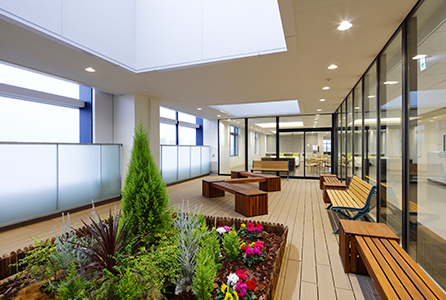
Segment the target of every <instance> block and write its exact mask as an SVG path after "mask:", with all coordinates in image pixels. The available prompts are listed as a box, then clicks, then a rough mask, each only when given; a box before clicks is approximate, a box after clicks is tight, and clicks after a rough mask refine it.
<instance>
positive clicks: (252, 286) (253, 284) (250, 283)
mask: <svg viewBox="0 0 446 300" xmlns="http://www.w3.org/2000/svg"><path fill="white" fill-rule="evenodd" d="M245 283H246V285H247V287H248V290H251V291H254V290H255V289H256V281H255V280H254V278H252V279H250V280H247V281H246V282H245Z"/></svg>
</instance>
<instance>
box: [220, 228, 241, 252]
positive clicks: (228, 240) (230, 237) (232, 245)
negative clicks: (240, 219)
mask: <svg viewBox="0 0 446 300" xmlns="http://www.w3.org/2000/svg"><path fill="white" fill-rule="evenodd" d="M234 228H235V226H234V225H232V229H231V230H230V231H229V232H228V233H227V234H225V235H224V237H223V247H224V249H225V251H226V259H227V260H229V261H233V260H236V259H240V244H241V242H240V237H239V236H238V234H237V231H236V230H235V229H234Z"/></svg>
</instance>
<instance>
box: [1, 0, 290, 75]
mask: <svg viewBox="0 0 446 300" xmlns="http://www.w3.org/2000/svg"><path fill="white" fill-rule="evenodd" d="M0 14H1V15H3V16H4V18H5V19H9V20H13V21H14V22H19V23H21V24H24V25H25V26H26V27H28V28H30V29H32V30H36V31H38V32H42V33H44V34H45V35H48V36H50V37H52V38H55V39H59V40H61V41H63V42H64V43H67V44H69V45H72V46H74V47H76V48H79V49H81V50H83V51H87V52H89V53H92V54H93V55H96V56H98V57H101V58H103V59H106V60H108V61H111V62H112V63H114V64H118V65H121V66H123V67H125V68H127V69H129V70H132V71H136V72H138V71H139V72H145V71H150V70H154V69H166V68H172V67H182V66H187V65H193V64H204V63H209V62H214V61H220V60H227V59H234V58H240V57H246V56H258V55H260V54H266V53H274V52H282V51H286V42H285V37H284V33H283V29H282V21H281V18H280V12H279V7H278V3H277V1H276V0H244V1H240V0H225V1H208V0H189V1H176V0H128V1H119V0H95V1H91V0H76V1H63V0H46V1H31V0H3V1H1V2H0Z"/></svg>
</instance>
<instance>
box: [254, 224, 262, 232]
mask: <svg viewBox="0 0 446 300" xmlns="http://www.w3.org/2000/svg"><path fill="white" fill-rule="evenodd" d="M255 230H256V231H257V232H258V233H260V232H262V230H263V226H262V225H260V224H257V226H256V229H255Z"/></svg>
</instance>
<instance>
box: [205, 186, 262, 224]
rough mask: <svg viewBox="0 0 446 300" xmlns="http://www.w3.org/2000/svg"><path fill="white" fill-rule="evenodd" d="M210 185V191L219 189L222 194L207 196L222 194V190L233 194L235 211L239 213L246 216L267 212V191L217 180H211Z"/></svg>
mask: <svg viewBox="0 0 446 300" xmlns="http://www.w3.org/2000/svg"><path fill="white" fill-rule="evenodd" d="M203 182H204V180H203ZM203 184H204V183H203ZM210 186H211V190H212V191H214V190H219V191H220V193H222V195H221V194H220V195H219V196H208V197H220V196H224V192H229V193H232V194H234V195H235V211H236V212H238V213H241V214H242V215H244V216H246V217H252V216H258V215H266V214H268V193H267V192H264V191H259V190H254V189H247V188H245V187H242V186H239V185H236V184H231V183H227V182H224V181H217V180H215V181H211V183H210ZM203 194H204V189H203ZM210 194H212V195H216V194H218V193H214V192H211V193H210ZM205 196H206V195H205Z"/></svg>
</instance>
